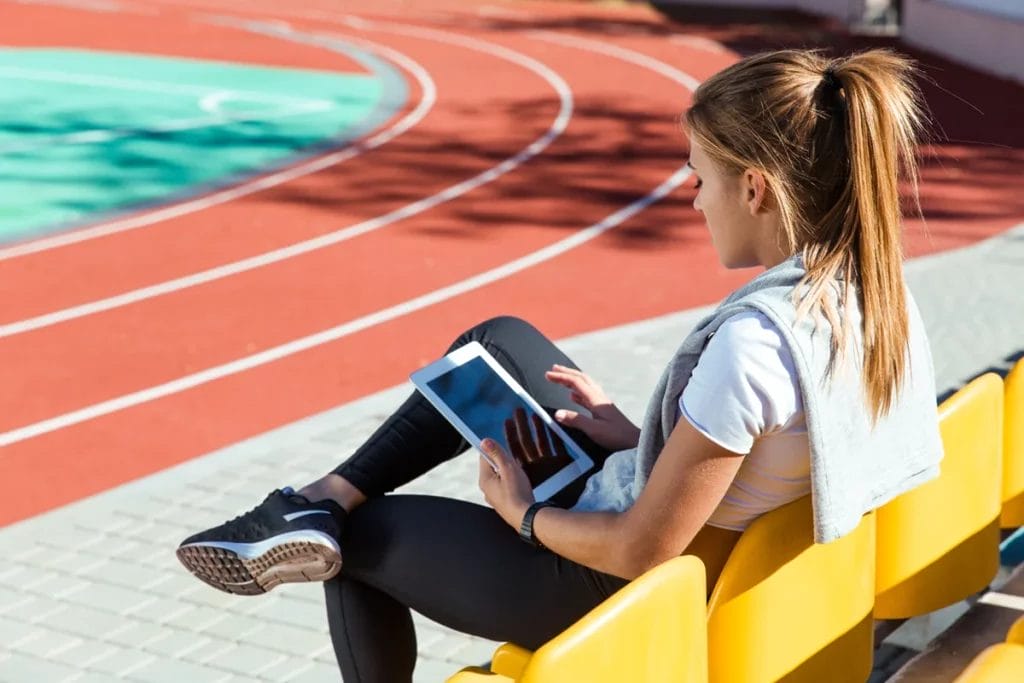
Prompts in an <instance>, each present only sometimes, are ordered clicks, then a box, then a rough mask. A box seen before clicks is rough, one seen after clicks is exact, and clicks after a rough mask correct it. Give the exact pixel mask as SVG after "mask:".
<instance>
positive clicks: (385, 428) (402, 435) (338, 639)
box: [324, 317, 627, 683]
mask: <svg viewBox="0 0 1024 683" xmlns="http://www.w3.org/2000/svg"><path fill="white" fill-rule="evenodd" d="M471 341H478V342H480V343H481V344H482V345H483V346H485V347H486V348H487V350H488V351H490V352H491V354H493V355H494V357H495V358H496V359H497V360H498V362H499V363H500V364H501V365H502V366H503V367H504V368H505V369H506V370H508V371H509V373H510V374H511V375H512V376H513V377H515V378H516V380H517V381H519V382H520V383H521V384H522V385H523V387H524V388H525V389H526V390H527V391H528V392H529V393H530V394H531V395H532V396H533V397H534V398H536V399H537V402H538V403H540V404H541V405H542V406H543V407H544V408H545V410H547V411H549V412H553V411H554V410H556V409H558V408H573V407H574V404H573V402H572V401H571V400H570V398H569V392H568V390H567V389H565V388H563V387H560V386H558V385H555V384H552V383H551V382H548V381H547V380H546V379H545V377H544V372H545V371H546V370H548V369H550V368H551V366H552V364H554V363H559V364H561V365H566V366H569V367H576V366H575V365H574V364H573V362H572V361H571V360H569V358H568V357H567V356H566V355H565V354H563V353H562V352H561V351H559V350H558V348H557V347H555V345H554V344H553V343H552V342H551V341H550V340H548V339H547V338H546V337H545V336H544V335H543V334H541V333H540V332H538V331H537V330H536V329H535V328H534V327H533V326H531V325H530V324H528V323H526V322H524V321H522V320H519V319H517V318H509V317H502V318H495V319H493V320H488V321H487V322H485V323H482V324H480V325H477V326H476V327H474V328H472V329H471V330H469V331H467V332H465V333H464V334H463V335H462V336H460V337H459V338H458V339H457V340H456V341H455V343H454V344H452V346H451V348H450V349H449V351H451V350H452V349H455V348H458V347H460V346H462V345H464V344H466V343H468V342H471ZM569 431H570V434H571V435H572V437H573V438H574V440H577V443H579V444H580V446H582V447H583V448H584V449H585V450H586V451H587V452H588V454H590V456H591V457H592V458H593V460H594V463H595V469H596V468H599V467H600V466H601V465H602V464H603V463H604V460H605V459H606V458H607V457H608V455H609V451H607V450H606V449H604V448H601V447H600V446H598V445H596V444H594V443H593V442H592V441H590V440H589V439H588V438H587V437H586V435H584V434H582V433H581V432H578V431H574V430H569ZM467 448H468V444H467V443H466V441H465V440H464V439H463V438H462V437H461V436H460V435H459V433H458V432H457V431H456V430H455V429H454V428H453V427H452V426H451V425H450V424H449V423H448V421H447V420H446V419H445V418H444V417H443V416H442V415H441V414H440V413H438V412H437V411H436V410H435V409H434V408H433V406H431V405H430V403H429V402H428V401H427V400H426V399H424V398H423V397H422V396H421V395H420V394H419V393H418V392H416V393H413V395H412V396H410V397H409V398H408V400H406V402H405V403H404V404H402V406H401V407H400V408H399V409H398V411H397V412H396V413H395V414H394V415H392V416H391V417H390V418H388V419H387V420H386V421H385V422H384V424H383V425H381V427H380V428H379V429H378V430H377V431H376V432H375V433H374V434H373V435H372V436H371V437H370V438H369V439H368V440H367V441H366V443H364V444H363V446H361V447H360V448H359V449H358V450H357V451H356V453H355V454H354V455H353V456H352V457H351V458H349V459H348V460H347V461H346V462H345V463H343V464H342V465H340V466H339V467H338V468H337V469H336V470H334V471H335V473H337V474H340V475H342V476H344V477H345V478H346V479H348V480H349V481H350V482H351V483H352V484H354V485H355V486H356V487H357V488H358V489H359V490H361V491H362V492H363V493H365V494H366V495H367V496H368V500H367V501H366V502H365V503H363V504H362V505H360V506H359V507H357V508H356V509H355V510H353V511H352V513H351V514H350V515H349V516H348V519H347V521H346V524H345V530H344V531H343V533H342V538H341V548H342V557H343V558H344V561H343V564H342V570H341V573H340V574H338V576H336V577H335V578H334V579H332V580H330V581H327V582H326V583H325V584H324V591H325V594H326V598H327V620H328V624H329V626H330V632H331V640H332V642H333V644H334V652H335V654H336V656H337V658H338V665H339V666H340V667H341V674H342V678H343V680H345V681H347V682H348V683H370V682H377V681H380V682H382V683H400V682H402V681H410V680H411V678H412V671H413V667H414V665H415V663H416V634H415V632H414V630H413V624H412V617H411V615H410V612H409V610H410V608H411V609H414V610H416V611H417V612H419V613H420V614H422V615H424V616H426V617H428V618H430V619H433V620H434V621H437V622H439V623H442V624H444V625H446V626H448V627H450V628H453V629H456V630H458V631H463V632H465V633H470V634H473V635H477V636H481V637H484V638H489V639H491V640H500V641H511V642H514V643H517V644H519V645H522V646H523V647H526V648H529V649H536V648H537V647H539V646H540V645H542V644H543V643H544V642H546V641H548V640H550V639H551V638H552V637H554V636H555V635H557V634H558V633H559V632H561V631H563V630H564V629H565V628H567V627H568V626H569V625H571V624H572V623H573V622H575V621H576V620H578V619H579V618H580V617H582V616H583V615H584V614H586V613H587V612H588V611H590V610H591V609H592V608H594V607H595V606H597V605H598V604H599V603H601V602H602V601H603V600H604V599H605V598H607V597H608V596H610V595H611V594H612V593H614V592H615V591H617V590H618V589H619V588H621V587H622V586H624V585H625V584H626V583H627V582H626V580H625V579H622V578H619V577H616V576H611V575H609V574H604V573H601V572H598V571H595V570H593V569H589V568H587V567H584V566H583V565H580V564H577V563H575V562H572V561H570V560H567V559H565V558H563V557H561V556H559V555H556V554H554V553H553V552H551V551H549V550H546V549H539V548H534V547H532V546H530V545H528V544H526V543H523V542H522V541H521V540H520V539H519V536H518V534H517V532H516V530H514V529H512V528H511V527H510V526H509V525H508V524H506V523H505V522H504V521H503V520H502V519H501V517H499V516H498V514H497V513H496V512H495V511H494V510H492V509H491V508H489V507H483V506H480V505H476V504H474V503H468V502H465V501H460V500H454V499H449V498H440V497H435V496H414V495H383V494H385V493H388V492H390V491H392V490H394V489H395V488H397V487H399V486H401V485H402V484H405V483H407V482H409V481H412V480H413V479H415V478H416V477H418V476H419V475H421V474H423V473H425V472H427V471H428V470H430V469H431V468H433V467H435V466H436V465H438V464H440V463H442V462H444V461H446V460H449V459H451V458H453V457H455V456H456V455H458V454H459V453H462V452H463V451H465V450H466V449H467ZM585 482H586V477H582V478H580V479H579V480H577V482H576V483H575V485H573V486H571V487H569V488H567V489H565V490H563V491H561V492H560V493H559V494H558V495H556V496H555V497H554V498H553V500H554V501H555V502H556V503H557V504H559V505H561V506H563V507H570V506H571V505H573V504H574V503H575V501H576V499H577V498H578V497H579V495H580V493H581V492H582V490H583V486H584V484H585ZM453 673H454V671H453Z"/></svg>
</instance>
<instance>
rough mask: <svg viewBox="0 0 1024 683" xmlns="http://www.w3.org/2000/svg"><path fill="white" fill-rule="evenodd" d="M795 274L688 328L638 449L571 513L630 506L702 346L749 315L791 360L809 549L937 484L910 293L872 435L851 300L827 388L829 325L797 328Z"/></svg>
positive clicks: (593, 480) (925, 370)
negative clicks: (887, 394)
mask: <svg viewBox="0 0 1024 683" xmlns="http://www.w3.org/2000/svg"><path fill="white" fill-rule="evenodd" d="M804 273H805V271H804V266H803V259H802V257H801V255H800V254H796V255H794V256H792V257H790V258H789V259H787V260H785V261H783V262H782V263H780V264H779V265H777V266H775V267H773V268H769V269H768V270H766V271H765V272H763V273H761V274H760V275H758V276H757V277H755V278H754V279H753V280H751V281H750V282H748V283H747V284H746V285H744V286H743V287H741V288H740V289H738V290H736V291H735V292H733V293H732V294H731V295H729V297H728V298H726V299H725V300H724V301H723V302H722V304H721V305H720V306H719V307H718V308H717V309H716V310H715V311H714V312H713V313H711V314H710V315H709V316H707V317H706V318H704V319H703V320H702V321H701V322H699V323H698V324H697V326H696V327H695V328H694V330H693V331H692V332H691V333H690V335H689V336H688V337H686V339H685V340H683V343H682V346H680V347H679V349H678V350H677V351H676V353H675V355H674V356H673V358H672V360H671V361H670V362H669V364H668V367H666V368H665V372H664V373H663V374H662V377H661V380H660V381H659V382H658V386H657V388H656V389H655V390H654V394H653V396H652V397H651V401H650V403H649V405H648V407H647V412H646V414H645V416H644V421H643V424H642V426H641V430H640V444H639V446H638V447H637V448H635V449H630V450H627V451H620V452H618V453H614V454H612V455H611V456H610V457H609V458H608V460H607V461H606V462H605V465H604V467H603V468H602V469H601V470H600V471H598V472H597V473H595V474H594V475H592V476H591V477H590V479H589V480H588V481H587V485H586V488H585V489H584V491H583V494H582V495H581V496H580V499H579V501H578V502H577V504H576V505H575V506H574V507H573V509H574V510H579V511H588V510H618V511H622V510H625V509H627V508H629V507H630V506H631V505H632V504H633V503H634V502H635V501H636V499H637V498H638V497H639V495H640V492H641V491H642V490H643V487H644V485H645V484H646V483H647V478H648V476H650V473H651V470H652V469H653V467H654V462H655V460H656V459H657V458H658V455H659V454H660V453H661V450H662V448H664V446H665V442H666V441H667V440H668V436H669V434H670V433H671V431H672V429H673V428H674V427H675V421H676V416H677V414H678V413H677V410H678V408H677V406H678V403H679V397H680V395H681V394H682V392H683V389H684V388H685V387H686V383H687V382H688V381H689V379H690V374H691V373H692V372H693V369H694V368H695V367H696V365H697V359H698V358H699V357H700V354H701V351H702V350H703V349H704V346H705V344H706V343H707V340H708V339H709V338H710V337H711V335H713V334H714V333H715V331H716V330H717V329H718V327H719V326H720V325H721V324H722V323H723V322H725V320H726V319H727V318H729V317H730V316H732V315H735V314H737V313H740V312H742V311H746V310H750V309H753V310H757V311H760V312H761V313H762V314H764V315H765V316H766V317H768V319H769V320H771V321H772V323H774V324H775V326H776V327H777V328H778V329H779V331H780V332H781V334H782V337H783V339H784V340H785V341H786V344H787V345H788V347H789V350H790V352H791V354H792V356H793V362H794V366H795V368H796V372H797V376H798V379H799V383H800V390H801V393H802V397H803V405H804V413H805V418H806V423H807V435H808V441H809V443H810V453H811V497H812V501H813V507H814V538H815V541H817V542H818V543H827V542H829V541H832V540H835V539H837V538H839V537H841V536H843V535H845V534H847V533H849V532H850V531H852V530H853V529H854V528H856V526H857V524H858V523H859V522H860V519H861V517H862V516H863V515H864V513H866V512H869V511H870V510H873V509H875V508H876V507H878V506H880V505H882V504H884V503H885V502H887V501H889V500H891V499H892V498H894V497H896V496H897V495H899V494H901V493H903V492H905V491H908V490H909V489H911V488H913V487H915V486H917V485H919V484H921V483H923V482H925V481H927V480H929V479H931V478H933V477H935V476H937V475H938V472H939V461H940V460H941V459H942V455H943V452H942V441H941V438H940V435H939V419H938V407H937V405H936V400H935V375H934V367H933V364H932V356H931V350H930V347H929V344H928V339H927V337H926V334H925V328H924V323H923V322H922V320H921V315H920V312H919V311H918V309H917V305H916V303H915V302H914V299H913V297H912V295H911V293H910V290H909V289H906V297H907V313H908V318H909V342H910V343H909V349H908V352H907V357H908V369H907V372H908V374H907V376H906V378H905V382H904V384H903V387H902V390H901V391H900V393H899V394H898V395H897V396H896V399H895V401H894V403H893V406H892V410H891V411H890V412H889V413H887V414H886V415H885V416H883V417H882V418H881V419H880V420H879V422H878V423H877V425H875V426H874V427H873V428H872V426H871V421H870V416H869V414H868V410H867V406H866V404H865V401H864V395H865V394H864V389H863V379H862V374H861V371H860V368H861V363H862V351H861V350H862V349H863V342H862V334H861V313H860V310H859V307H858V304H857V301H856V299H857V297H851V299H852V301H850V302H847V305H849V306H850V309H851V310H850V318H849V320H850V322H851V324H852V327H853V330H852V334H853V335H854V337H853V339H852V340H851V344H850V346H849V349H850V350H851V351H853V350H856V352H854V353H848V354H847V361H846V362H845V363H844V364H842V365H840V366H839V367H838V368H837V369H836V371H835V374H834V376H833V377H832V379H831V381H828V382H826V381H825V377H826V368H827V367H828V362H829V356H830V330H829V326H828V324H827V323H825V324H822V325H820V326H819V327H818V329H817V331H815V329H814V328H815V325H814V321H813V316H811V315H806V316H804V318H803V319H802V320H801V321H800V322H799V323H797V320H796V306H795V305H794V304H793V302H792V299H791V295H792V293H793V291H794V288H795V287H796V286H797V284H798V283H799V282H800V279H801V278H802V277H803V276H804ZM837 284H840V285H841V284H842V283H840V282H838V281H837ZM833 291H837V289H834V290H833ZM684 419H685V418H684Z"/></svg>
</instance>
